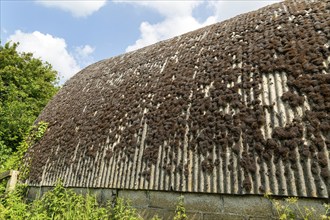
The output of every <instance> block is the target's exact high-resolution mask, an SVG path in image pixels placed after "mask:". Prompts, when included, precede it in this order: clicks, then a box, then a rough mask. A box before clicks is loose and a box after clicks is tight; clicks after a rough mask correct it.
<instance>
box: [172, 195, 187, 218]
mask: <svg viewBox="0 0 330 220" xmlns="http://www.w3.org/2000/svg"><path fill="white" fill-rule="evenodd" d="M186 219H188V217H187V214H186V208H185V207H184V197H183V196H182V195H181V196H180V197H179V198H178V203H177V205H176V209H175V216H174V220H186Z"/></svg>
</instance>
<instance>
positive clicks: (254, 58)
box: [27, 1, 330, 198]
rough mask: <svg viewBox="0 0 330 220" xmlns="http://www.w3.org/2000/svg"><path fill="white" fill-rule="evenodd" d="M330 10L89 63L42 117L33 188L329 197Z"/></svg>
mask: <svg viewBox="0 0 330 220" xmlns="http://www.w3.org/2000/svg"><path fill="white" fill-rule="evenodd" d="M329 10H330V3H329V2H326V1H315V2H305V1H296V2H293V1H286V2H284V3H280V4H275V5H272V6H268V7H265V8H262V9H260V10H258V11H255V12H251V13H248V14H244V15H240V16H237V17H235V18H233V19H230V20H227V21H224V22H222V23H219V24H215V25H211V26H208V27H205V28H202V29H199V30H197V31H194V32H191V33H188V34H185V35H182V36H179V37H176V38H174V39H170V40H167V41H164V42H160V43H157V44H155V45H152V46H149V47H146V48H143V49H140V50H138V51H135V52H131V53H127V54H124V55H121V56H118V57H114V58H111V59H108V60H104V61H101V62H98V63H96V64H93V65H91V66H89V67H87V68H86V69H84V70H83V71H81V72H80V73H78V74H77V75H75V76H74V77H73V78H72V79H71V80H69V81H68V82H67V83H66V84H65V85H64V87H63V88H62V89H61V91H60V92H59V94H57V96H56V97H55V98H54V99H53V100H52V101H51V102H50V103H49V104H48V105H47V107H46V108H45V110H44V111H43V113H42V114H41V115H40V117H39V119H38V121H41V120H44V121H47V122H49V129H48V131H47V132H46V134H45V136H44V138H43V139H42V140H41V141H40V142H39V143H38V144H36V145H35V146H34V147H33V148H31V149H30V151H29V153H28V155H27V156H28V157H30V158H31V172H30V177H29V180H28V183H29V184H30V185H38V186H39V185H42V186H50V185H54V183H55V182H56V180H57V179H58V178H60V179H62V180H63V181H64V184H65V185H66V186H73V187H101V188H125V189H149V190H165V191H181V192H206V193H226V194H264V193H265V192H272V193H273V194H274V195H284V196H301V197H320V198H327V197H328V195H329V191H330V183H329V181H330V166H329V148H330V116H329V111H330V100H329V99H330V77H329V76H330V75H329V62H330V50H329V47H330V28H329V27H330V16H329V13H330V11H329Z"/></svg>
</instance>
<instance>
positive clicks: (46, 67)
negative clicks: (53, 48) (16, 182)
mask: <svg viewBox="0 0 330 220" xmlns="http://www.w3.org/2000/svg"><path fill="white" fill-rule="evenodd" d="M17 46H18V43H10V42H9V43H6V44H5V45H4V46H1V45H0V155H1V156H0V166H1V164H2V162H3V161H4V160H6V156H7V157H8V156H9V155H10V153H11V152H12V151H15V150H16V149H17V147H18V146H19V144H20V142H21V141H22V140H23V137H24V135H25V134H26V132H27V130H28V129H29V127H30V126H31V125H32V124H33V122H34V121H35V119H36V117H37V116H38V115H39V113H40V111H41V110H42V109H43V108H44V107H45V105H46V104H47V102H48V101H49V100H50V99H51V97H52V96H53V95H54V94H55V93H56V92H57V91H58V89H59V87H58V86H57V82H58V77H57V72H56V71H55V70H53V69H52V66H51V65H50V64H49V63H45V62H43V61H41V60H40V59H36V58H34V57H33V54H32V53H19V52H18V51H17Z"/></svg>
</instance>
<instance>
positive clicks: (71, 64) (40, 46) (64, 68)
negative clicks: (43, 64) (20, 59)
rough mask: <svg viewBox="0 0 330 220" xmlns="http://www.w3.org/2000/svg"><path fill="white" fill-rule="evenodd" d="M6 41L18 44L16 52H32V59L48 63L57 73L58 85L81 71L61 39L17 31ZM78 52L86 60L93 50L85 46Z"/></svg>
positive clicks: (37, 32) (36, 32)
mask: <svg viewBox="0 0 330 220" xmlns="http://www.w3.org/2000/svg"><path fill="white" fill-rule="evenodd" d="M8 41H12V42H19V46H18V48H17V50H18V51H20V52H32V53H33V54H34V57H36V58H41V59H42V60H43V61H47V62H48V63H50V64H51V65H52V66H53V68H54V69H55V70H57V71H58V72H59V75H60V83H63V82H65V81H66V80H67V79H69V78H70V77H71V76H73V75H74V74H75V73H77V72H78V71H79V70H80V69H81V67H80V65H79V64H78V62H77V60H76V59H75V57H74V56H73V55H72V54H70V53H69V51H68V49H67V45H66V42H65V40H64V39H63V38H57V37H54V36H52V35H50V34H43V33H40V32H39V31H35V32H33V33H24V32H22V31H20V30H17V31H16V32H15V34H13V35H11V36H9V38H8ZM78 51H79V53H80V55H82V56H83V57H85V58H87V57H88V56H89V55H91V53H92V52H93V51H94V49H93V48H92V47H91V46H89V45H86V46H84V47H80V49H79V50H78Z"/></svg>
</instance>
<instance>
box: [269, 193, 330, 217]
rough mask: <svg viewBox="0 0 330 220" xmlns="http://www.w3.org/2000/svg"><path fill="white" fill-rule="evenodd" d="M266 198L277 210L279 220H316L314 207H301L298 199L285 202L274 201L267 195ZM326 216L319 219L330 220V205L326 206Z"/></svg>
mask: <svg viewBox="0 0 330 220" xmlns="http://www.w3.org/2000/svg"><path fill="white" fill-rule="evenodd" d="M265 197H266V198H267V199H269V200H270V202H271V203H272V205H273V207H274V208H275V210H276V215H277V216H276V217H277V218H278V219H279V220H293V219H303V220H308V219H314V218H315V214H316V213H315V212H316V211H315V209H314V208H313V207H306V206H304V207H301V206H300V205H299V203H298V198H297V197H288V198H286V199H285V200H284V201H281V200H278V199H274V198H272V197H271V195H270V194H265ZM324 207H325V209H326V210H325V214H324V215H321V216H319V219H322V220H330V216H329V214H330V205H329V204H324Z"/></svg>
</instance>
